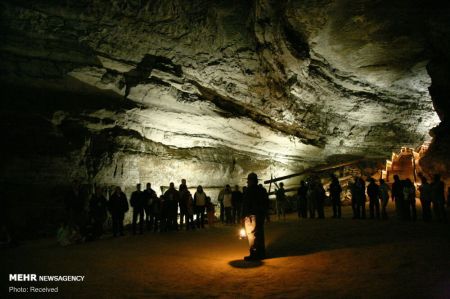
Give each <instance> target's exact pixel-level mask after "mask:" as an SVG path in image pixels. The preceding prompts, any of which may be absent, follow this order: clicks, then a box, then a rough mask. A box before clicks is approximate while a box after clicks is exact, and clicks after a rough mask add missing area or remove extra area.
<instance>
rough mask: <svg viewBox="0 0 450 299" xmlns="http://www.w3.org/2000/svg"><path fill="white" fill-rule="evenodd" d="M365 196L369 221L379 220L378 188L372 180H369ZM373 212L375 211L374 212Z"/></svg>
mask: <svg viewBox="0 0 450 299" xmlns="http://www.w3.org/2000/svg"><path fill="white" fill-rule="evenodd" d="M367 196H369V212H370V219H374V217H375V216H376V217H377V219H380V200H379V196H380V188H379V187H378V185H377V184H376V183H375V180H374V179H373V178H370V179H369V185H368V186H367ZM374 210H375V211H374Z"/></svg>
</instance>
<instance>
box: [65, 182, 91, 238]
mask: <svg viewBox="0 0 450 299" xmlns="http://www.w3.org/2000/svg"><path fill="white" fill-rule="evenodd" d="M85 199H86V197H85V194H84V193H83V190H82V188H81V184H80V181H78V180H74V181H73V182H72V188H71V190H70V192H69V193H68V194H67V195H66V197H65V198H64V204H65V207H66V212H67V217H68V219H69V226H71V227H73V228H74V229H75V230H77V231H80V230H81V229H82V228H83V226H84V225H85V223H86V221H85V220H86V219H85V218H86V217H85V214H86V213H85V212H86V211H85Z"/></svg>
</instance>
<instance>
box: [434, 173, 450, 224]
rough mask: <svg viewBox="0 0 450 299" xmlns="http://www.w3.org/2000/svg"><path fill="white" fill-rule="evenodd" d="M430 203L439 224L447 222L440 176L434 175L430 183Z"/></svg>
mask: <svg viewBox="0 0 450 299" xmlns="http://www.w3.org/2000/svg"><path fill="white" fill-rule="evenodd" d="M431 201H432V203H433V211H434V214H435V215H436V219H437V220H438V221H439V222H447V213H446V211H445V206H444V204H445V184H444V182H442V181H441V176H440V175H439V174H435V175H434V177H433V182H432V183H431Z"/></svg>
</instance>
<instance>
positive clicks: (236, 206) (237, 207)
mask: <svg viewBox="0 0 450 299" xmlns="http://www.w3.org/2000/svg"><path fill="white" fill-rule="evenodd" d="M231 201H232V204H233V219H234V223H239V217H240V215H241V209H242V192H241V191H239V186H238V185H236V186H234V191H233V192H232V193H231Z"/></svg>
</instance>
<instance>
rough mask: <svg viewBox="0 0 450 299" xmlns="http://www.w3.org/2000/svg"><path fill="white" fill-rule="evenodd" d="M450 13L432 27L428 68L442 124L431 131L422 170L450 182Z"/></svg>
mask: <svg viewBox="0 0 450 299" xmlns="http://www.w3.org/2000/svg"><path fill="white" fill-rule="evenodd" d="M449 28H450V10H449V9H443V10H440V11H438V12H437V13H436V15H435V18H433V19H432V20H430V23H429V35H430V37H429V41H430V55H431V59H430V62H429V63H428V65H427V70H428V73H429V75H430V77H431V80H432V84H431V86H430V88H429V90H430V94H431V97H432V99H433V105H434V108H435V110H436V112H437V114H438V115H439V118H440V120H441V122H440V124H439V125H438V126H436V127H435V128H433V129H432V130H431V132H430V133H431V135H432V136H433V142H432V143H431V145H430V147H429V150H428V152H427V154H426V156H425V157H424V158H422V159H421V162H420V163H421V166H422V168H424V170H425V171H426V172H427V174H428V175H430V176H432V175H433V174H436V173H439V174H441V175H443V176H444V179H446V180H447V182H450V156H449V154H448V149H449V148H450V53H449V51H448V49H449V47H450V30H449Z"/></svg>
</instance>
